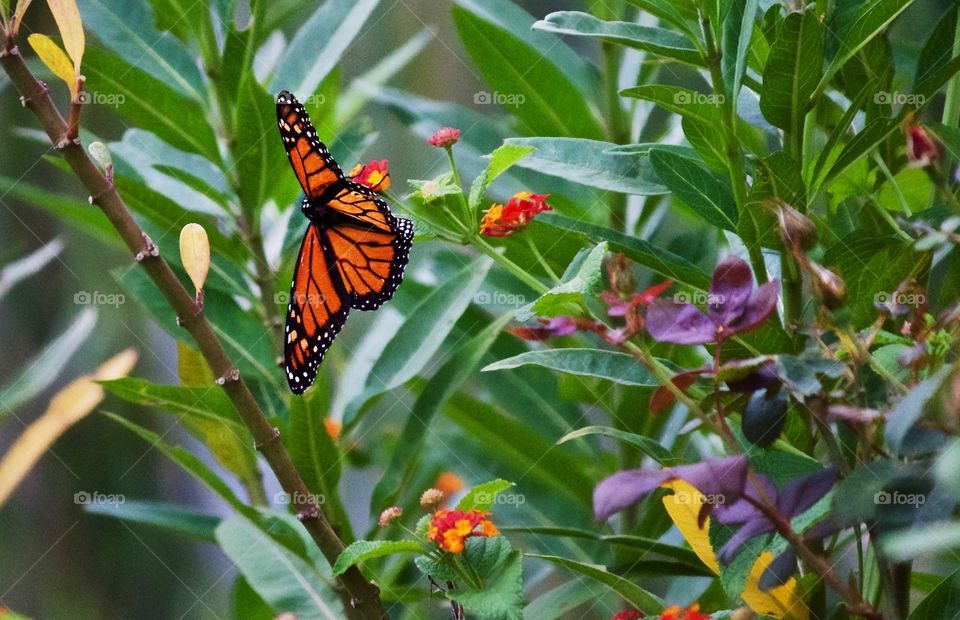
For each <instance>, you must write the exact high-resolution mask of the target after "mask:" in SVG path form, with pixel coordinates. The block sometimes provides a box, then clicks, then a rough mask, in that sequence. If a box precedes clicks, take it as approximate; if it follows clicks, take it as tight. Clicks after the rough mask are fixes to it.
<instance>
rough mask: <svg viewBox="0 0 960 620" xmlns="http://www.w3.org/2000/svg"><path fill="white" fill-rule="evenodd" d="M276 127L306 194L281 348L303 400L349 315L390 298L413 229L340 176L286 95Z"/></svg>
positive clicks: (283, 94) (292, 385) (292, 388)
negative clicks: (304, 225)
mask: <svg viewBox="0 0 960 620" xmlns="http://www.w3.org/2000/svg"><path fill="white" fill-rule="evenodd" d="M277 124H278V126H279V127H280V137H281V138H282V139H283V146H284V147H285V148H286V150H287V157H288V158H289V159H290V165H291V166H293V171H294V173H295V174H296V175H297V179H298V180H299V181H300V185H301V186H302V187H303V191H304V193H305V194H306V197H305V198H304V200H303V203H302V204H301V205H300V210H301V211H302V212H303V214H304V215H305V216H306V217H307V219H308V220H310V224H309V225H308V226H307V232H306V235H304V238H303V243H302V244H301V246H300V253H299V255H298V256H297V263H296V267H295V268H294V272H293V281H292V282H291V284H290V301H289V304H288V306H287V321H286V330H285V336H284V345H283V358H284V364H285V371H286V374H287V383H288V384H289V386H290V391H291V392H293V393H294V394H302V393H303V391H304V390H306V389H307V388H308V387H310V385H311V384H312V383H313V380H314V379H315V378H316V376H317V368H318V367H319V365H320V362H321V361H322V360H323V355H324V353H326V351H327V349H328V348H329V347H330V345H331V343H333V339H334V338H335V337H336V335H337V334H338V333H339V332H340V328H341V327H343V324H344V322H345V321H346V320H347V314H348V313H349V312H350V309H351V308H356V309H357V310H376V309H377V308H379V307H380V306H382V305H383V304H384V302H386V301H388V300H389V299H390V298H391V297H393V293H394V291H396V290H397V287H398V286H399V285H400V281H401V280H402V279H403V270H404V268H405V267H406V266H407V259H408V255H409V251H410V245H411V244H412V242H413V223H412V222H411V221H410V220H405V219H400V218H396V217H394V215H393V214H392V213H391V212H390V209H389V208H388V207H387V204H386V203H385V202H384V201H383V200H381V199H380V198H378V197H377V195H376V194H375V193H374V192H373V190H371V189H369V188H367V187H365V186H363V185H360V184H358V183H354V182H353V181H352V180H351V179H350V178H349V177H347V176H345V175H344V174H343V172H342V171H341V170H340V166H338V165H337V162H335V161H334V160H333V157H332V156H331V155H330V152H329V151H328V150H327V147H326V146H325V145H324V144H323V142H321V141H320V139H319V138H317V131H316V129H314V127H313V125H312V124H311V123H310V117H309V116H308V115H307V112H306V110H304V109H303V105H301V104H300V102H299V101H297V99H296V97H294V96H293V95H292V94H290V93H289V92H287V91H281V92H280V94H278V95H277Z"/></svg>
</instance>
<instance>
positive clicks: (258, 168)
mask: <svg viewBox="0 0 960 620" xmlns="http://www.w3.org/2000/svg"><path fill="white" fill-rule="evenodd" d="M276 124H277V123H276V104H275V103H274V99H273V97H272V96H271V95H269V94H268V93H267V91H265V90H264V89H263V87H262V86H260V84H258V83H257V81H256V79H254V77H253V76H252V75H249V74H248V75H247V76H246V77H245V78H244V80H243V82H242V83H241V84H240V89H239V98H238V100H237V107H236V116H235V117H234V120H233V125H234V127H236V140H237V143H238V144H241V145H243V146H242V147H240V148H239V149H236V150H235V151H234V152H235V153H236V157H235V159H234V162H233V165H234V166H235V167H236V173H237V178H238V179H239V181H240V187H239V189H238V194H239V197H240V204H241V206H242V208H243V211H244V213H248V214H256V213H259V212H260V209H261V208H262V207H263V205H264V203H265V202H266V200H267V197H268V196H270V195H271V193H272V192H271V190H272V188H274V187H275V186H276V185H277V179H278V178H283V176H282V175H283V173H284V172H285V169H286V167H287V163H286V159H287V158H286V157H282V156H281V155H280V152H279V149H277V148H275V147H276V145H277V142H278V141H279V140H274V138H275V133H276ZM282 206H283V207H285V206H286V205H282ZM295 215H296V213H295ZM253 217H255V216H253Z"/></svg>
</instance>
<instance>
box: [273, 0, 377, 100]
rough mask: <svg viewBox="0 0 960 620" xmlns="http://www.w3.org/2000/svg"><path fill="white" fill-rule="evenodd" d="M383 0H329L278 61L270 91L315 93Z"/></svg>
mask: <svg viewBox="0 0 960 620" xmlns="http://www.w3.org/2000/svg"><path fill="white" fill-rule="evenodd" d="M379 4H380V0H329V1H328V2H325V3H323V5H321V6H320V8H319V9H317V11H315V12H314V13H313V15H312V16H311V17H310V19H308V20H307V21H306V23H304V24H303V26H301V27H300V29H299V30H298V31H297V34H296V35H294V37H293V39H292V40H291V41H290V44H289V45H288V46H287V47H286V49H285V50H284V52H283V55H281V57H280V60H279V62H278V63H277V67H278V69H277V71H276V73H274V75H273V79H272V80H271V82H270V91H271V92H278V91H280V90H283V89H286V90H289V91H290V92H292V93H294V94H295V95H299V96H300V97H306V96H307V95H311V94H313V92H314V91H316V90H317V87H318V86H320V83H321V82H323V80H324V78H326V77H327V75H328V74H329V73H330V72H331V71H333V69H334V68H335V67H336V66H337V64H338V63H339V62H340V58H341V57H342V56H343V54H344V53H345V52H346V51H347V48H348V47H349V46H350V44H351V43H353V40H354V39H355V38H356V37H357V36H358V35H359V34H360V33H361V32H362V31H363V27H364V24H366V22H367V20H368V19H369V18H370V16H371V15H372V14H373V13H374V11H375V10H376V8H377V6H378V5H379Z"/></svg>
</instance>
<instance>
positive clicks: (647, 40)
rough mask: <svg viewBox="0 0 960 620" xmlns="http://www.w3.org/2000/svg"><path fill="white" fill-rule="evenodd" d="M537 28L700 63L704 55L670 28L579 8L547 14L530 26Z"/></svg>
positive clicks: (700, 64) (690, 62) (681, 60)
mask: <svg viewBox="0 0 960 620" xmlns="http://www.w3.org/2000/svg"><path fill="white" fill-rule="evenodd" d="M533 27H534V28H535V29H537V30H543V31H546V32H554V33H557V34H564V35H570V36H578V37H589V38H592V39H599V40H601V41H607V42H610V43H618V44H620V45H625V46H627V47H631V48H633V49H638V50H640V51H643V52H648V53H651V54H654V55H656V56H662V57H664V58H669V59H671V60H678V61H680V62H683V63H687V64H691V65H698V66H703V64H704V62H703V57H702V56H701V55H700V52H699V51H698V50H697V48H696V47H694V46H693V44H692V43H691V42H690V40H689V39H688V38H687V37H685V36H683V35H681V34H677V33H676V32H674V31H673V30H668V29H666V28H657V27H655V26H641V25H640V24H635V23H633V22H618V21H603V20H601V19H597V18H596V17H594V16H593V15H590V14H589V13H582V12H580V11H558V12H556V13H550V14H549V15H547V16H546V17H545V18H543V20H541V21H539V22H537V23H536V24H534V25H533Z"/></svg>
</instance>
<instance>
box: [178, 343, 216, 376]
mask: <svg viewBox="0 0 960 620" xmlns="http://www.w3.org/2000/svg"><path fill="white" fill-rule="evenodd" d="M177 374H178V375H180V383H182V384H183V385H184V386H186V387H209V386H211V385H213V384H214V383H215V382H216V377H214V376H213V371H212V370H210V365H209V364H207V360H205V359H204V357H203V356H202V355H200V351H197V350H196V349H194V348H193V347H191V346H190V345H188V344H187V343H185V342H183V341H181V340H178V341H177Z"/></svg>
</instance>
